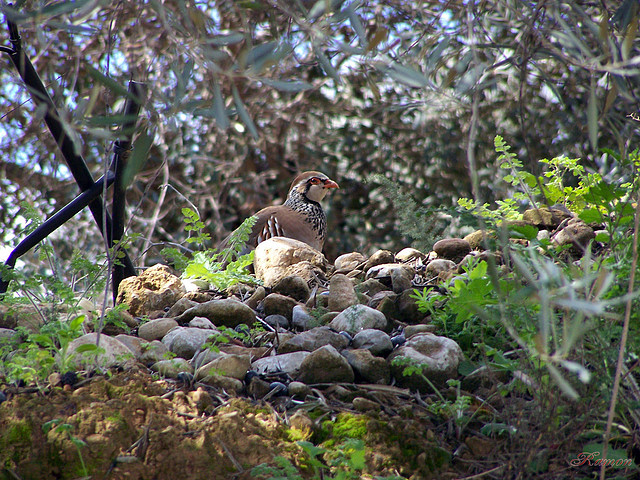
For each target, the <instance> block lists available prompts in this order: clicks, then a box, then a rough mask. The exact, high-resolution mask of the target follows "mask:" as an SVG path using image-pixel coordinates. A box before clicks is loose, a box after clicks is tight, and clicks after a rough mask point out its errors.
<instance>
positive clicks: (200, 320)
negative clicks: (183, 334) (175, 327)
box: [188, 317, 216, 330]
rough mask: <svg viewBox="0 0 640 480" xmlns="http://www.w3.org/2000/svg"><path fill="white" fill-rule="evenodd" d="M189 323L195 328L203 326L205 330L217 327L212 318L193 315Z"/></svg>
mask: <svg viewBox="0 0 640 480" xmlns="http://www.w3.org/2000/svg"><path fill="white" fill-rule="evenodd" d="M188 325H189V326H190V327H193V328H202V329H203V330H214V329H215V328H216V327H215V325H214V324H213V323H211V320H209V319H208V318H204V317H193V318H192V319H191V320H189V323H188Z"/></svg>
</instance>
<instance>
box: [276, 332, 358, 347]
mask: <svg viewBox="0 0 640 480" xmlns="http://www.w3.org/2000/svg"><path fill="white" fill-rule="evenodd" d="M348 344H349V341H348V340H347V339H346V338H345V337H343V336H342V335H340V334H339V333H337V332H334V331H332V330H331V329H330V328H329V327H316V328H312V329H311V330H308V331H306V332H302V333H299V334H298V335H296V336H295V337H292V338H290V339H289V340H287V341H286V342H284V343H282V345H280V347H279V348H278V353H291V352H299V351H307V352H313V351H314V350H316V349H318V348H320V347H322V346H323V345H333V346H334V347H335V348H337V349H338V350H341V349H343V348H346V347H347V345H348Z"/></svg>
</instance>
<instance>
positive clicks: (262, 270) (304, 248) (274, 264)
mask: <svg viewBox="0 0 640 480" xmlns="http://www.w3.org/2000/svg"><path fill="white" fill-rule="evenodd" d="M303 262H306V263H305V264H304V266H298V267H297V268H294V266H295V265H296V264H300V263H303ZM326 265H327V260H326V259H325V258H324V255H322V253H320V252H318V251H317V250H315V249H313V248H311V247H310V246H309V245H307V244H306V243H303V242H300V241H298V240H294V239H292V238H283V237H274V238H270V239H268V240H266V241H264V242H261V243H260V244H258V246H257V247H256V250H255V256H254V257H253V266H254V269H255V272H256V277H257V278H258V279H259V280H262V282H263V283H264V286H265V287H272V286H274V285H275V284H277V283H278V282H279V281H280V280H281V279H283V278H285V277H288V276H290V275H298V276H300V277H302V278H303V279H304V281H306V282H309V281H310V280H314V279H315V276H314V273H315V271H316V270H318V271H319V272H321V273H323V272H324V271H325V270H326Z"/></svg>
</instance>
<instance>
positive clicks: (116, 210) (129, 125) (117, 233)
mask: <svg viewBox="0 0 640 480" xmlns="http://www.w3.org/2000/svg"><path fill="white" fill-rule="evenodd" d="M129 94H130V95H129V96H128V97H127V101H126V103H125V106H124V118H125V119H126V120H125V122H124V123H123V125H122V128H121V130H120V132H121V135H122V136H123V137H124V138H121V139H119V140H118V141H117V142H116V146H115V154H114V159H113V160H114V161H113V169H114V172H115V182H114V184H113V204H112V207H111V215H112V218H113V229H112V234H113V237H112V245H115V249H114V253H115V255H114V257H115V258H114V264H113V270H112V276H111V281H112V283H113V301H114V303H115V301H116V297H117V296H118V287H119V286H120V282H121V281H122V280H123V279H125V278H126V277H130V276H132V275H135V272H133V274H132V273H130V272H127V271H125V265H124V264H123V263H121V261H120V259H119V258H118V257H119V255H118V251H123V252H124V249H122V248H121V247H120V245H119V243H120V242H121V240H122V236H123V235H124V224H125V207H126V190H127V187H128V185H125V184H124V181H123V173H124V171H125V169H126V166H127V161H128V159H129V154H130V152H131V137H132V135H133V129H134V127H135V124H136V120H137V118H138V114H139V113H140V109H141V108H142V104H143V103H144V97H145V94H146V85H145V84H144V83H139V82H134V81H131V82H129Z"/></svg>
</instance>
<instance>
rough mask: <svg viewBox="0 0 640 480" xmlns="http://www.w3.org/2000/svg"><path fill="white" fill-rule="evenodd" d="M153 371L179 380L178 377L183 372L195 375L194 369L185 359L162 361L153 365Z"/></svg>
mask: <svg viewBox="0 0 640 480" xmlns="http://www.w3.org/2000/svg"><path fill="white" fill-rule="evenodd" d="M151 370H153V371H154V372H158V373H159V374H160V375H162V376H164V377H169V378H178V375H179V374H180V373H182V372H187V373H190V374H193V367H192V366H191V364H190V363H189V362H188V361H186V360H185V359H184V358H172V359H171V360H160V361H159V362H156V363H154V364H153V365H151Z"/></svg>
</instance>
